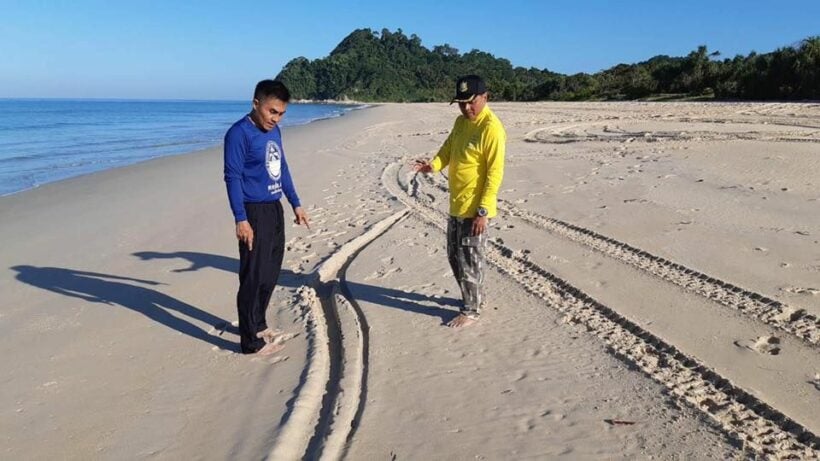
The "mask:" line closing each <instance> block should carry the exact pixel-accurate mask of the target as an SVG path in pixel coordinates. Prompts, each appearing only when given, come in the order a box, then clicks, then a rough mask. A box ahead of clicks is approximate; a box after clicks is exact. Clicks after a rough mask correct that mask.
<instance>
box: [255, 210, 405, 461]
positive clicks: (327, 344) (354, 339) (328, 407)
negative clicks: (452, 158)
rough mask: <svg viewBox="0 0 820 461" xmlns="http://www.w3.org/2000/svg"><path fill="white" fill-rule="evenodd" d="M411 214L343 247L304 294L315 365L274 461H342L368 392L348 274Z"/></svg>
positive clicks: (361, 323) (361, 327)
mask: <svg viewBox="0 0 820 461" xmlns="http://www.w3.org/2000/svg"><path fill="white" fill-rule="evenodd" d="M408 213H409V210H407V209H405V210H402V211H400V212H398V213H395V214H393V215H391V216H389V217H387V218H385V219H383V220H382V221H380V222H378V223H376V224H374V225H373V226H371V227H370V229H368V231H367V232H365V233H364V234H362V235H360V236H358V237H356V238H355V239H353V240H351V241H350V242H348V243H346V244H344V245H342V246H341V247H340V248H339V249H338V250H337V251H336V252H335V253H333V254H332V255H330V256H329V257H328V258H327V259H326V260H325V261H324V262H323V263H322V264H320V265H319V266H318V268H317V269H316V271H315V272H314V278H313V280H312V281H311V284H310V286H302V287H301V288H300V289H299V296H300V306H302V308H303V310H305V311H307V312H308V319H309V323H308V330H309V334H308V341H309V343H308V350H309V355H310V357H309V359H308V365H307V369H306V373H305V378H304V382H303V384H302V385H301V387H300V389H299V391H298V395H297V397H296V399H295V401H294V403H293V410H292V412H291V414H290V415H289V416H288V418H287V421H286V423H285V425H284V426H283V427H282V429H281V431H280V433H279V436H278V438H277V440H276V441H275V442H274V446H273V449H272V450H271V452H270V454H269V456H268V457H269V459H276V460H278V459H330V460H337V459H342V458H343V457H344V455H345V453H346V451H347V445H348V442H349V440H350V438H351V437H352V436H353V433H354V431H355V429H356V426H357V425H358V421H359V419H360V418H361V415H362V411H363V409H364V403H365V398H364V397H365V395H366V392H367V356H368V330H369V327H368V325H367V321H366V319H365V317H364V314H363V313H362V311H361V309H360V308H359V306H358V305H357V304H356V302H355V301H354V300H353V299H352V298H351V297H349V296H347V295H346V294H345V293H347V292H348V291H347V289H346V286H345V283H344V280H343V278H344V271H345V269H346V267H347V266H348V265H349V264H350V262H351V261H352V260H353V258H355V256H356V254H358V252H359V251H361V250H362V249H363V248H364V247H365V246H366V245H368V244H369V243H370V242H372V241H373V240H375V239H376V238H377V237H379V236H380V235H381V234H383V233H384V232H385V231H386V230H387V229H389V228H390V227H391V226H392V225H393V224H395V223H397V222H398V221H400V220H401V219H403V218H405V217H406V216H407V214H408Z"/></svg>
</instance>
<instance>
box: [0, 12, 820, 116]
mask: <svg viewBox="0 0 820 461" xmlns="http://www.w3.org/2000/svg"><path fill="white" fill-rule="evenodd" d="M229 4H235V5H234V6H228V5H229ZM0 12H2V16H0V24H2V25H0V44H2V45H0V97H6V98H8V97H69V98H139V99H144V98H149V99H238V100H244V99H248V97H249V93H250V91H251V89H252V87H253V85H254V84H255V83H256V82H257V81H258V80H260V79H262V78H268V77H272V76H274V75H276V74H277V73H278V72H279V70H280V69H281V68H282V66H283V65H285V63H287V62H288V61H289V60H290V59H292V58H295V57H297V56H305V57H307V58H309V59H316V58H321V57H324V56H327V54H328V53H329V52H330V51H331V50H332V49H333V48H334V47H335V46H336V44H338V43H339V41H341V40H342V39H343V38H344V37H345V36H346V35H347V34H348V33H350V32H351V31H353V30H354V29H358V28H371V29H374V30H377V31H380V30H381V29H382V28H388V29H390V30H391V31H395V30H396V29H398V28H401V29H402V31H403V32H404V33H405V34H407V35H408V36H409V35H410V34H416V35H418V36H419V37H421V39H422V44H423V45H424V46H426V47H427V48H432V47H433V46H435V45H440V44H444V43H449V44H450V45H452V46H454V47H456V48H458V49H459V50H460V51H461V52H466V51H469V50H471V49H474V48H477V49H480V50H482V51H487V52H489V53H492V54H494V55H495V56H497V57H504V58H507V59H509V60H510V61H511V62H512V63H513V65H517V66H524V67H537V68H539V69H543V68H547V69H549V70H552V71H555V72H561V73H565V74H571V73H576V72H596V71H599V70H602V69H606V68H609V67H611V66H613V65H616V64H619V63H633V62H638V61H642V60H646V59H648V58H650V57H652V56H655V55H658V54H666V55H670V56H682V55H686V54H688V53H689V52H690V51H692V50H693V49H695V48H697V46H698V45H706V46H708V48H709V50H710V51H714V50H717V51H720V52H721V53H722V55H723V56H726V57H732V56H734V55H736V54H743V55H746V54H748V53H749V52H751V51H757V52H768V51H772V50H774V49H775V48H778V47H783V46H788V45H791V44H794V43H796V42H798V41H799V40H801V39H804V38H806V37H808V36H812V35H820V19H818V18H820V1H818V0H812V1H802V0H800V1H788V0H786V1H782V2H774V1H771V0H767V1H762V0H746V1H739V0H738V1H736V0H731V1H729V0H727V1H719V0H713V1H699V0H689V1H684V2H664V1H660V0H652V1H650V0H646V1H644V0H641V1H637V0H635V1H628V0H625V1H620V2H617V1H563V0H558V1H547V0H543V1H520V0H501V1H495V2H485V1H479V0H476V1H462V0H451V1H441V0H439V1H428V0H415V1H402V2H390V1H387V0H380V1H376V0H362V1H354V0H351V1H336V2H334V1H308V0H303V1H300V2H295V1H293V2H282V1H238V2H226V1H211V0H201V1H198V2H182V1H171V0H163V1H147V0H146V1H141V0H132V1H128V2H124V1H115V0H112V1H85V0H75V1H60V0H53V1H50V2H45V1H38V0H29V1H22V0H21V1H7V0H0Z"/></svg>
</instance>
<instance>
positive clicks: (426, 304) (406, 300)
mask: <svg viewBox="0 0 820 461" xmlns="http://www.w3.org/2000/svg"><path fill="white" fill-rule="evenodd" d="M344 284H345V285H347V289H348V290H350V293H348V294H349V295H352V297H354V298H355V299H356V300H358V301H365V302H368V303H371V304H376V305H379V306H385V307H391V308H393V309H401V310H403V311H407V312H412V313H414V314H424V315H429V316H432V317H438V318H440V319H441V322H442V323H447V322H449V321H450V320H452V319H454V318H455V317H456V316H457V315H458V313H459V311H458V309H459V307H460V306H461V300H458V299H455V298H441V297H433V296H428V295H423V294H419V293H412V292H410V293H408V292H406V291H403V290H396V289H394V288H385V287H380V286H375V285H367V284H364V283H359V282H352V281H350V280H345V281H344ZM442 306H451V307H453V308H455V310H451V309H445V308H444V307H442Z"/></svg>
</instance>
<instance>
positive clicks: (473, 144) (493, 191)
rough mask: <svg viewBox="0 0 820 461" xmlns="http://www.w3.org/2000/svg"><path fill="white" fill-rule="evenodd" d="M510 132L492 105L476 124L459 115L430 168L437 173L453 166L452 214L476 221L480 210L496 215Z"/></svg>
mask: <svg viewBox="0 0 820 461" xmlns="http://www.w3.org/2000/svg"><path fill="white" fill-rule="evenodd" d="M506 142H507V133H506V132H505V131H504V126H503V125H502V124H501V120H499V119H498V117H496V116H495V114H494V113H493V112H492V111H491V110H490V108H489V107H488V106H484V109H482V110H481V112H480V113H479V114H478V116H477V117H476V119H475V121H470V119H468V118H466V117H464V116H463V115H459V116H458V118H457V119H456V123H455V124H454V125H453V131H451V132H450V136H448V137H447V140H446V141H444V144H443V145H442V146H441V148H440V149H439V151H438V153H437V154H436V156H435V157H433V160H432V161H431V162H430V165H431V166H432V167H433V171H441V170H442V169H443V168H444V167H447V166H449V172H448V176H449V182H450V215H451V216H456V217H459V218H474V217H475V216H476V215H477V214H476V210H478V208H479V207H483V208H486V209H487V216H488V217H490V218H492V217H494V216H495V215H496V198H497V197H498V188H499V187H501V179H502V178H503V176H504V150H505V144H506Z"/></svg>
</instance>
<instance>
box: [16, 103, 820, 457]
mask: <svg viewBox="0 0 820 461" xmlns="http://www.w3.org/2000/svg"><path fill="white" fill-rule="evenodd" d="M490 106H491V107H492V109H493V110H494V111H495V112H496V114H497V115H498V116H499V118H500V119H501V120H502V121H503V122H504V124H505V126H506V130H507V135H508V144H507V166H506V172H505V177H504V182H503V185H502V187H501V191H500V194H499V199H500V202H499V215H498V217H497V218H496V219H494V220H493V222H492V227H491V229H490V241H491V245H490V250H489V253H488V260H489V262H490V266H491V269H490V271H489V274H488V282H487V298H488V299H487V302H488V305H487V308H486V310H485V312H484V314H483V315H482V318H481V320H480V322H478V323H477V324H476V325H473V326H470V327H469V328H466V329H463V330H452V329H449V328H446V327H445V326H443V323H445V322H446V321H448V320H449V319H451V318H452V317H453V316H454V315H455V313H456V312H457V309H458V308H457V306H458V302H459V297H460V293H459V290H458V287H457V285H456V283H455V280H454V279H453V277H452V275H451V273H450V269H449V266H448V263H447V258H446V242H445V238H444V226H445V225H446V221H445V219H446V212H447V190H446V185H447V180H446V177H445V176H444V175H441V174H437V175H430V176H423V175H418V176H417V175H414V174H413V173H412V169H411V168H410V166H411V163H412V160H413V159H416V158H429V157H431V156H432V155H433V154H434V153H435V152H436V150H437V149H438V146H439V145H440V144H441V143H442V142H443V141H444V139H445V138H446V136H447V134H448V132H449V130H450V128H451V127H452V123H453V120H454V118H455V116H456V115H457V113H458V109H457V108H456V107H454V106H448V105H446V104H385V105H379V106H376V107H371V108H368V109H366V110H359V111H353V112H351V113H349V114H347V115H345V116H344V117H340V118H338V119H333V120H324V121H320V122H315V123H311V124H309V125H306V126H298V127H287V128H285V129H283V132H284V147H285V150H286V154H287V158H288V162H289V164H290V169H291V172H292V174H293V176H294V180H295V182H296V186H297V189H298V191H299V195H300V196H301V199H302V203H303V206H304V207H305V208H306V210H307V211H308V213H309V215H310V218H311V229H310V230H308V229H305V228H304V227H297V226H295V225H293V224H291V223H289V225H288V226H286V227H287V253H286V255H285V263H284V267H283V275H282V277H281V279H280V286H279V287H278V288H277V290H276V292H275V293H274V296H273V299H272V301H271V307H270V309H269V311H268V317H269V323H270V324H272V326H274V327H275V328H277V329H279V330H281V332H282V335H281V336H280V341H282V342H283V343H284V345H285V348H284V349H283V351H282V352H280V353H278V354H276V355H273V356H269V357H264V358H260V357H249V356H243V355H241V354H238V344H237V342H238V336H237V330H236V327H235V321H236V312H235V302H234V300H235V295H236V288H237V285H238V279H237V275H236V266H237V265H238V253H237V248H236V246H237V245H236V240H235V237H234V233H233V232H234V228H233V219H232V216H231V213H230V210H229V208H228V204H227V198H226V195H225V190H224V183H223V182H222V150H221V147H216V148H213V149H208V150H205V151H202V152H195V153H191V154H187V155H182V156H177V157H171V158H164V159H158V160H153V161H149V162H145V163H142V164H138V165H135V166H131V167H126V168H121V169H117V170H112V171H106V172H102V173H97V174H92V175H87V176H83V177H79V178H74V179H70V180H66V181H61V182H58V183H53V184H49V185H45V186H42V187H40V188H37V189H34V190H30V191H26V192H23V193H19V194H16V195H12V196H7V197H2V198H0V241H2V242H3V250H2V264H1V265H0V292H2V303H0V354H2V357H3V364H4V366H3V367H2V368H3V369H2V372H0V457H2V458H4V459H47V458H48V459H53V458H58V459H143V458H154V459H259V458H270V459H277V460H278V459H302V458H307V459H316V458H319V459H343V458H344V459H353V460H358V459H388V460H402V459H425V460H426V459H442V460H444V459H446V460H456V459H464V460H467V459H470V460H475V459H488V460H489V459H551V458H558V457H563V458H564V459H743V458H747V457H751V458H753V457H761V458H783V459H788V458H792V459H817V458H820V438H818V434H820V416H819V415H820V353H818V351H820V349H818V343H820V324H819V322H818V316H820V213H818V206H820V179H818V178H820V160H818V157H817V154H818V146H820V104H810V103H807V104H791V103H637V102H630V103H493V102H490ZM445 173H446V171H445ZM286 208H287V207H286ZM286 216H288V217H289V218H292V213H291V212H290V211H289V210H288V211H286Z"/></svg>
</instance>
